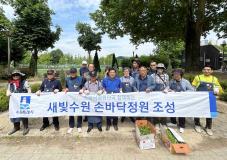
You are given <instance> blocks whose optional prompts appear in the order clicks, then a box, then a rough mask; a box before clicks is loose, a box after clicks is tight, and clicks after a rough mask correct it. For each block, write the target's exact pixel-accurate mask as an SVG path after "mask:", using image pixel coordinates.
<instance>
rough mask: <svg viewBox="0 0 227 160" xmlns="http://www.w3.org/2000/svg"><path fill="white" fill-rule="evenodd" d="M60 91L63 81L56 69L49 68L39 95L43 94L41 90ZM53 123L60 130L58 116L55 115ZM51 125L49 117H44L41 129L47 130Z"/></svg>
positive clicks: (38, 92)
mask: <svg viewBox="0 0 227 160" xmlns="http://www.w3.org/2000/svg"><path fill="white" fill-rule="evenodd" d="M59 91H62V86H61V82H60V81H59V80H57V79H56V78H55V71H54V70H52V69H49V70H48V71H47V78H46V79H44V80H43V82H42V84H41V86H40V88H39V90H38V91H37V92H36V95H37V96H40V95H41V92H54V93H55V94H57V93H58V92H59ZM53 124H54V128H55V130H56V131H58V130H59V121H58V117H53ZM49 126H50V123H49V120H48V117H44V118H43V125H42V127H41V128H40V131H43V130H45V129H46V128H47V127H49Z"/></svg>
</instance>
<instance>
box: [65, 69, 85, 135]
mask: <svg viewBox="0 0 227 160" xmlns="http://www.w3.org/2000/svg"><path fill="white" fill-rule="evenodd" d="M82 86H83V84H82V77H81V76H77V69H76V68H71V69H70V77H67V78H66V85H65V87H66V89H65V93H67V92H79V91H80V89H81V88H82ZM74 126H75V120H74V116H69V129H68V131H67V133H69V134H71V133H72V131H73V128H74ZM81 127H82V116H78V117H77V130H78V132H79V133H81V132H82V129H81Z"/></svg>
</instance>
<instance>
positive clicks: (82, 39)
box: [76, 22, 102, 62]
mask: <svg viewBox="0 0 227 160" xmlns="http://www.w3.org/2000/svg"><path fill="white" fill-rule="evenodd" d="M76 30H77V31H78V32H79V37H78V38H77V41H78V43H79V45H80V46H81V47H82V48H83V49H84V50H85V51H87V52H88V56H89V62H91V55H90V54H91V51H94V50H95V51H98V50H100V49H101V47H100V46H99V44H100V43H101V42H102V36H101V35H102V33H100V32H97V33H96V32H95V31H94V30H93V29H92V28H91V26H90V25H89V24H86V23H80V22H78V23H77V24H76Z"/></svg>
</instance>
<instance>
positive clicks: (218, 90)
mask: <svg viewBox="0 0 227 160" xmlns="http://www.w3.org/2000/svg"><path fill="white" fill-rule="evenodd" d="M202 72H203V74H201V75H197V76H196V77H195V78H194V80H193V82H192V85H193V86H194V87H195V88H196V90H197V91H213V92H214V94H215V95H220V94H222V93H223V89H222V87H221V85H220V83H219V81H218V79H217V78H216V77H215V76H213V75H212V73H213V70H212V67H211V66H210V65H206V66H205V67H204V68H203V70H202ZM194 122H195V131H196V132H198V133H201V132H202V131H201V125H200V119H199V118H194ZM211 127H212V118H206V127H205V131H206V133H207V134H208V135H210V136H212V135H213V132H212V130H211Z"/></svg>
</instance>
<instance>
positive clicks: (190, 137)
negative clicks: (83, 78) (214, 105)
mask: <svg viewBox="0 0 227 160" xmlns="http://www.w3.org/2000/svg"><path fill="white" fill-rule="evenodd" d="M218 111H219V116H218V118H217V119H215V120H214V126H213V130H214V136H212V137H209V136H207V135H206V134H205V132H203V133H201V134H198V133H195V131H194V129H193V125H192V124H193V123H192V122H193V121H192V119H190V118H187V125H186V130H185V133H184V134H182V137H183V138H184V139H185V140H186V141H187V142H188V144H189V146H190V148H191V150H192V152H191V153H190V154H189V155H186V156H185V155H173V154H170V153H169V152H168V150H167V149H166V148H165V147H164V146H163V144H162V143H161V142H160V140H159V139H158V137H157V138H156V142H157V143H156V144H157V146H156V149H152V150H140V149H139V148H138V146H137V144H136V141H135V131H134V125H133V124H132V123H131V122H129V121H126V122H125V123H123V124H121V123H119V131H118V132H116V131H113V129H112V128H111V131H109V132H106V131H103V132H102V133H99V132H98V130H96V129H95V130H92V132H91V133H90V134H87V133H86V129H87V125H86V124H85V123H84V124H83V133H77V132H76V130H75V131H74V133H73V134H72V135H67V134H66V131H67V127H68V118H67V117H61V119H60V125H61V129H60V131H59V132H55V131H54V129H53V127H50V128H48V129H47V130H45V131H43V132H40V131H39V128H40V125H41V119H31V120H30V122H29V123H30V128H31V130H30V133H29V135H27V136H22V130H21V131H20V132H18V133H16V134H15V135H13V136H7V132H8V131H9V130H10V129H11V127H12V124H11V123H10V122H9V120H8V113H7V112H5V113H2V114H0V126H1V127H3V128H2V129H0V160H43V159H45V160H49V159H51V160H52V159H54V160H58V159H59V160H70V159H76V160H90V159H92V160H147V159H149V160H151V159H164V160H172V159H173V160H178V159H179V160H181V159H182V160H197V159H198V160H214V159H215V160H225V159H226V160H227V156H226V155H227V105H226V104H225V103H221V102H219V103H218ZM202 122H203V124H204V121H202ZM1 127H0V128H1ZM103 129H105V126H104V127H103Z"/></svg>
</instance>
